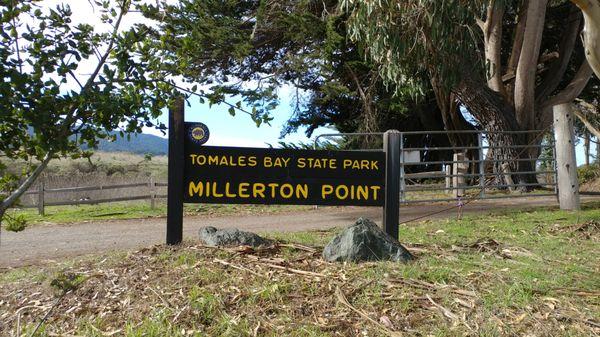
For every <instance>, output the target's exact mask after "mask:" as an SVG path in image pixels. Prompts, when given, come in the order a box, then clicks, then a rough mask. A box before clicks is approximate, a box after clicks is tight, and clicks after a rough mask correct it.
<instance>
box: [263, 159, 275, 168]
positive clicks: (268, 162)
mask: <svg viewBox="0 0 600 337" xmlns="http://www.w3.org/2000/svg"><path fill="white" fill-rule="evenodd" d="M263 166H264V167H272V166H273V159H272V158H271V157H265V159H264V160H263Z"/></svg>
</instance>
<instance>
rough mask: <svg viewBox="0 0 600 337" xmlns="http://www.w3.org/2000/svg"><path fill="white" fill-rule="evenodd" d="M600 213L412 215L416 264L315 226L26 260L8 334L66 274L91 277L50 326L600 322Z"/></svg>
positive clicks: (122, 328) (265, 330) (438, 332)
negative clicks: (330, 244)
mask: <svg viewBox="0 0 600 337" xmlns="http://www.w3.org/2000/svg"><path fill="white" fill-rule="evenodd" d="M598 219H600V209H598V208H596V207H590V206H587V207H586V208H585V209H584V210H583V211H581V212H577V213H571V212H562V211H544V210H529V211H525V212H512V213H511V212H502V213H500V214H495V215H488V216H470V217H466V218H465V219H463V220H460V221H459V220H442V221H426V222H422V223H419V224H410V225H403V226H401V228H400V238H401V242H403V243H405V244H406V246H407V247H408V248H409V249H410V250H411V251H412V252H413V253H414V254H415V255H416V256H417V259H416V261H414V262H412V263H409V264H396V263H390V262H379V263H364V264H352V263H350V264H329V263H326V262H323V261H322V260H321V259H320V258H319V255H320V250H321V248H322V246H323V245H324V244H325V243H326V242H327V241H328V240H329V239H331V237H332V236H333V235H334V231H313V232H303V233H293V234H282V233H272V234H269V235H268V236H269V237H270V238H271V239H276V240H279V241H284V242H288V243H298V244H303V245H311V246H313V247H314V248H316V250H317V252H316V253H313V252H311V251H310V250H306V249H303V247H301V246H298V245H296V246H294V245H287V246H285V247H280V248H279V249H273V248H271V249H258V250H254V251H252V252H248V250H238V249H235V248H233V249H212V248H206V247H202V246H198V245H197V244H196V243H194V242H186V243H185V244H184V245H182V246H181V247H179V248H172V247H165V246H156V247H151V248H147V249H143V250H141V251H137V252H131V253H128V254H126V255H123V254H122V255H120V256H108V257H106V256H100V257H98V256H97V257H93V258H90V259H87V260H81V261H76V262H70V263H67V264H61V265H49V266H45V267H43V268H41V269H36V268H25V269H17V270H12V271H8V272H4V273H2V274H0V313H5V314H0V335H11V334H14V333H15V332H16V331H15V328H16V325H15V324H16V321H15V319H16V312H17V310H22V312H26V314H25V315H23V316H22V324H23V326H26V327H29V329H31V326H34V325H35V324H36V323H37V322H38V321H39V319H40V318H41V317H42V316H43V315H44V314H45V312H46V310H47V308H48V306H49V305H51V304H52V303H54V302H55V301H56V293H55V291H53V287H52V286H51V284H52V283H53V281H54V284H56V281H55V279H56V275H78V276H79V275H80V276H81V277H82V278H83V279H85V281H84V282H83V283H82V284H80V285H78V287H77V289H75V290H74V291H73V292H71V293H69V294H67V295H66V296H65V297H64V299H63V300H62V301H61V302H60V304H59V305H58V306H57V308H56V309H55V310H54V311H53V313H52V314H51V315H50V317H49V319H48V321H47V322H46V324H45V325H44V326H43V328H42V329H40V331H41V333H40V334H38V335H39V336H53V335H64V334H70V335H85V336H102V335H109V334H113V335H118V336H127V337H129V336H167V335H168V336H182V337H183V336H254V335H259V336H340V335H342V336H355V335H367V336H384V335H386V334H387V332H386V331H397V332H402V333H403V334H405V335H415V336H462V335H471V336H515V335H537V336H546V335H551V336H591V335H597V334H599V333H600V330H599V328H598V326H599V324H600V322H599V321H598V317H600V300H598V299H599V298H600V293H598V289H600V279H599V278H598V277H597V275H598V274H599V272H600V270H599V269H598V266H599V265H600V248H599V244H598V243H599V241H600V229H599V228H600V227H599V226H598V225H594V224H598ZM273 266H279V267H277V268H274V267H273ZM286 268H290V269H287V270H286ZM298 270H300V271H303V272H304V273H298V272H297V271H298ZM36 275H38V276H36ZM41 275H43V277H42V276H41ZM338 289H339V290H338ZM338 291H339V293H341V294H343V296H345V298H346V299H347V301H348V303H349V304H350V305H351V306H353V307H354V308H356V310H358V311H360V313H361V314H358V313H357V311H355V310H351V309H350V308H348V306H347V305H345V304H344V303H343V302H342V301H341V300H340V297H339V293H338ZM32 303H33V304H35V305H33V306H32V307H31V308H28V309H21V308H23V307H25V306H27V305H32ZM365 316H367V317H369V318H370V319H372V320H373V321H376V322H381V323H380V324H374V323H372V322H371V321H369V320H367V319H366V318H365ZM24 331H25V330H23V331H21V332H24Z"/></svg>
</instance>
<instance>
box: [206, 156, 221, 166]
mask: <svg viewBox="0 0 600 337" xmlns="http://www.w3.org/2000/svg"><path fill="white" fill-rule="evenodd" d="M208 165H219V156H208Z"/></svg>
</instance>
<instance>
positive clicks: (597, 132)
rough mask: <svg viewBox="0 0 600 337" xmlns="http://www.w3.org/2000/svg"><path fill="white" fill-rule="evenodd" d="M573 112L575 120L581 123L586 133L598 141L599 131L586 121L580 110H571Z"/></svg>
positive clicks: (599, 137)
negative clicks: (577, 119)
mask: <svg viewBox="0 0 600 337" xmlns="http://www.w3.org/2000/svg"><path fill="white" fill-rule="evenodd" d="M573 112H574V113H575V116H577V118H579V120H580V121H581V122H582V123H583V125H585V127H586V129H588V131H589V132H590V133H591V134H593V135H594V137H596V139H600V130H598V129H597V128H596V127H595V126H594V125H593V124H592V123H591V122H590V121H589V120H588V119H587V117H586V116H585V115H584V114H583V113H582V112H581V110H579V109H577V108H575V109H573Z"/></svg>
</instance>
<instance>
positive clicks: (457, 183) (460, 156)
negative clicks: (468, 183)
mask: <svg viewBox="0 0 600 337" xmlns="http://www.w3.org/2000/svg"><path fill="white" fill-rule="evenodd" d="M466 158H467V156H466V155H465V152H455V153H454V156H453V158H452V159H453V163H452V175H453V177H452V188H453V189H452V190H453V191H454V197H455V198H458V197H461V196H464V195H465V190H464V187H465V166H467V167H468V163H466V162H465V161H466V160H467V159H466Z"/></svg>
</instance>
